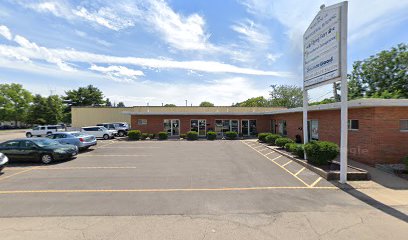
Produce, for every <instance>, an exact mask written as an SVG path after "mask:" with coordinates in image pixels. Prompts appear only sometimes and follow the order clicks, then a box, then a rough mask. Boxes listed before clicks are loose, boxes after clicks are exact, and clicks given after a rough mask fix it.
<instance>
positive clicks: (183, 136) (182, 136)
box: [180, 133, 188, 139]
mask: <svg viewBox="0 0 408 240" xmlns="http://www.w3.org/2000/svg"><path fill="white" fill-rule="evenodd" d="M187 134H188V133H187ZM186 136H187V135H186V134H184V133H182V134H180V138H183V139H186Z"/></svg>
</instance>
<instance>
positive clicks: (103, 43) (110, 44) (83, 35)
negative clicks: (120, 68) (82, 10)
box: [75, 30, 112, 47]
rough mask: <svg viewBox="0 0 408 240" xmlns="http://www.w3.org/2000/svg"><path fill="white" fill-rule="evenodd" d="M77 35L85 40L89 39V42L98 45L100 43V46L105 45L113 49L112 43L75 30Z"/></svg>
mask: <svg viewBox="0 0 408 240" xmlns="http://www.w3.org/2000/svg"><path fill="white" fill-rule="evenodd" d="M75 34H76V35H78V36H80V37H82V38H84V39H88V40H91V41H93V42H96V43H98V44H100V45H103V46H105V47H111V46H112V43H110V42H108V41H105V40H102V39H99V38H96V37H92V36H89V35H88V34H87V33H86V32H82V31H79V30H75Z"/></svg>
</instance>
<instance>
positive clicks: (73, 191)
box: [0, 186, 338, 194]
mask: <svg viewBox="0 0 408 240" xmlns="http://www.w3.org/2000/svg"><path fill="white" fill-rule="evenodd" d="M274 189H290V190H292V189H293V190H295V189H302V190H311V189H313V190H314V189H322V190H337V189H338V188H337V187H314V188H310V187H292V186H286V187H279V186H276V187H242V188H240V187H236V188H170V189H66V190H16V191H0V194H22V193H115V192H116V193H126V192H206V191H207V192H210V191H251V190H274Z"/></svg>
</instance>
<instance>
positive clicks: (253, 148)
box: [251, 145, 265, 149]
mask: <svg viewBox="0 0 408 240" xmlns="http://www.w3.org/2000/svg"><path fill="white" fill-rule="evenodd" d="M251 147H252V146H251ZM261 147H265V146H263V145H260V146H257V147H252V148H253V149H258V148H261Z"/></svg>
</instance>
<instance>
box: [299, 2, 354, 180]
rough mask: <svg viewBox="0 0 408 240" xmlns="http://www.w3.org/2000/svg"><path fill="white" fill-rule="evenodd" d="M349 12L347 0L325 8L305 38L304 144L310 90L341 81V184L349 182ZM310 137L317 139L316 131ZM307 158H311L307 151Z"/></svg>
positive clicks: (306, 132) (322, 8)
mask: <svg viewBox="0 0 408 240" xmlns="http://www.w3.org/2000/svg"><path fill="white" fill-rule="evenodd" d="M347 12H348V3H347V1H346V2H341V3H338V4H335V5H332V6H329V7H325V6H324V5H323V6H322V7H321V8H320V11H319V13H318V14H317V16H316V17H315V18H314V19H313V21H312V23H311V24H310V26H309V28H308V29H307V30H306V32H305V34H304V35H303V51H304V52H303V142H304V143H307V142H308V134H309V133H308V131H307V120H308V118H307V108H308V104H309V103H308V94H307V91H308V90H309V89H311V88H315V87H318V86H321V85H325V84H328V83H332V82H337V81H341V114H340V116H341V121H340V122H341V134H340V182H341V183H346V182H347V146H348V142H347V140H348V139H347V136H348V130H347V122H348V106H347V96H348V88H347ZM316 133H317V132H316ZM316 133H315V134H316ZM310 134H311V135H312V137H313V134H314V132H313V131H312V133H310ZM317 134H318V133H317ZM305 159H307V156H306V152H305Z"/></svg>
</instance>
